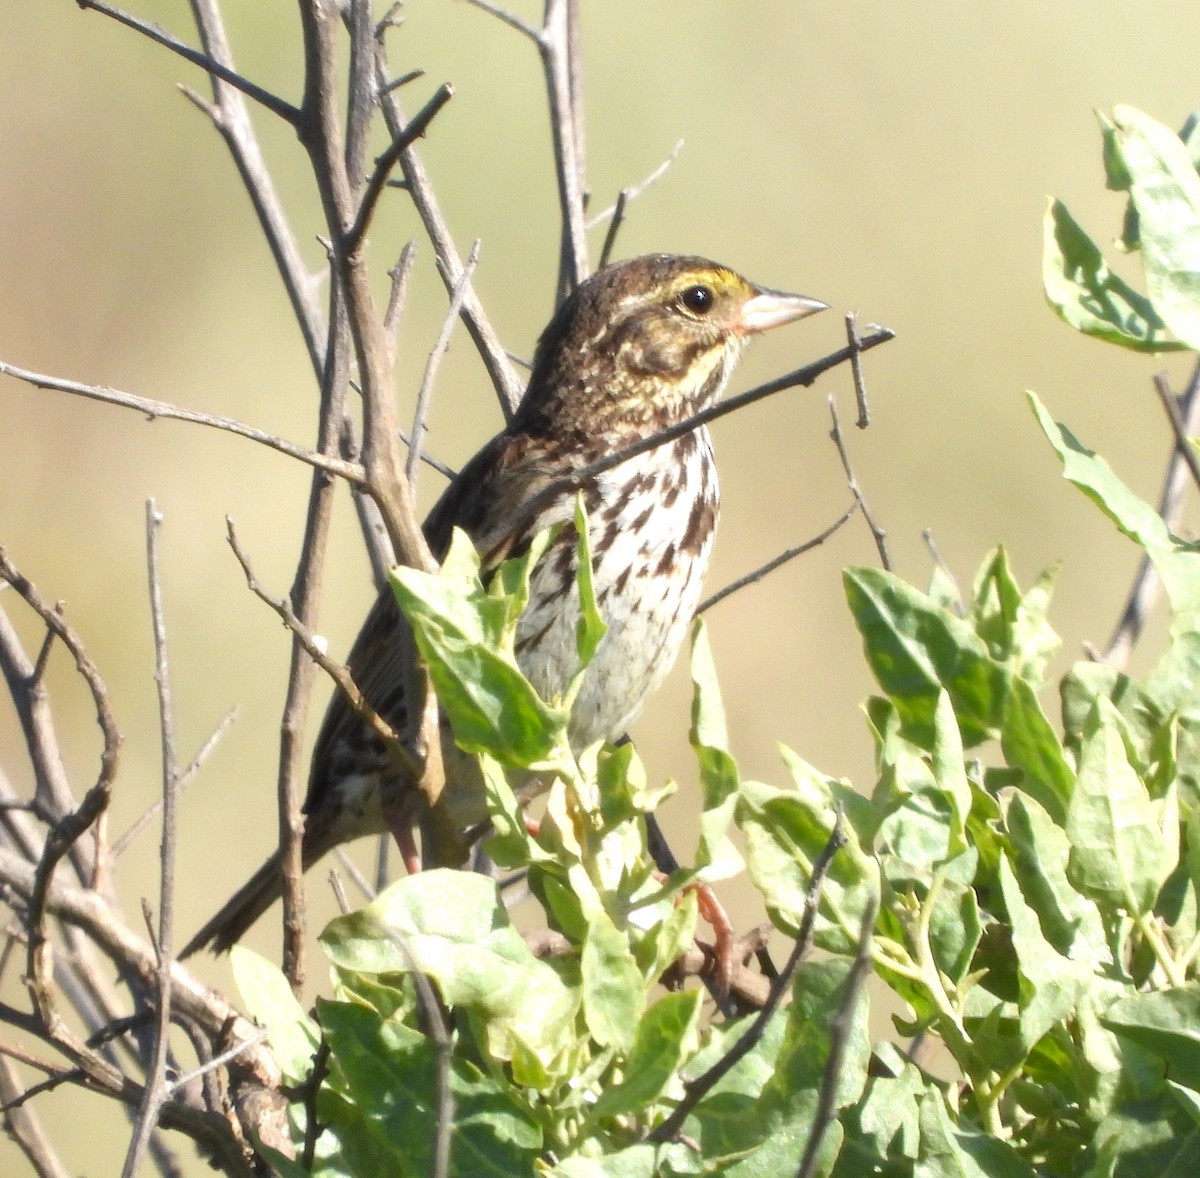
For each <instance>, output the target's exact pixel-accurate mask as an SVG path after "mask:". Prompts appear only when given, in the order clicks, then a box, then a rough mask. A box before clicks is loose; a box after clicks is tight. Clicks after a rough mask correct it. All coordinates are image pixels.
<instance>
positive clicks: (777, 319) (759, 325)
mask: <svg viewBox="0 0 1200 1178" xmlns="http://www.w3.org/2000/svg"><path fill="white" fill-rule="evenodd" d="M828 309H829V304H828V303H822V302H821V301H820V300H819V299H810V298H807V297H805V296H804V295H795V294H785V293H784V292H783V291H781V290H764V289H763V288H761V287H760V288H758V293H757V294H755V295H753V296H751V297H750V298H749V299H747V300H746V302H744V303H743V304H742V310H741V313H740V314H739V315H738V320H737V330H738V332H739V333H740V334H742V335H754V334H756V333H757V332H760V331H767V330H768V329H769V328H772V327H782V326H783V324H785V323H793V322H795V321H796V320H797V319H803V318H805V316H807V315H815V314H816V313H817V312H818V311H827V310H828Z"/></svg>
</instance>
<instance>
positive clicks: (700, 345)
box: [183, 254, 825, 956]
mask: <svg viewBox="0 0 1200 1178" xmlns="http://www.w3.org/2000/svg"><path fill="white" fill-rule="evenodd" d="M824 307H825V304H824V303H820V302H817V301H816V300H815V299H809V298H805V297H803V296H801V295H792V294H783V293H781V292H779V291H773V290H767V289H765V288H763V287H760V286H755V285H753V284H752V283H749V282H747V281H746V280H745V279H743V278H741V277H739V276H738V275H737V274H735V273H734V272H733V271H732V270H728V269H726V268H725V267H724V266H718V265H717V264H715V263H714V262H709V261H706V260H705V259H703V258H693V257H674V256H669V255H665V254H654V255H650V256H648V257H642V258H635V259H633V260H632V261H628V262H622V263H620V264H618V265H614V266H609V267H607V268H606V269H603V270H600V271H599V272H598V273H596V274H594V275H593V276H592V277H591V278H589V279H588V280H587V281H586V282H584V283H583V284H582V285H581V286H580V287H579V288H578V289H577V290H576V291H575V292H574V293H573V294H572V295H571V296H570V297H569V298H568V299H567V300H566V301H565V302H564V303H563V305H562V306H561V307H560V308H559V310H558V312H557V314H556V315H555V316H554V318H553V319H552V320H551V322H550V325H549V326H548V327H547V328H546V330H545V331H544V332H543V334H542V337H541V339H540V341H539V343H538V347H537V353H536V355H535V357H534V363H533V373H532V376H531V377H530V380H529V386H528V388H527V389H526V392H525V396H524V398H523V399H522V401H521V404H520V406H519V407H518V409H517V411H516V414H515V416H514V417H513V420H512V422H511V424H510V425H509V426H508V428H507V429H505V430H504V431H503V432H502V433H500V434H498V435H497V436H496V437H494V438H493V439H492V440H491V441H490V442H488V444H487V445H486V446H484V447H483V449H482V450H480V451H479V453H478V454H476V455H475V457H474V458H472V459H471V461H470V462H468V463H467V465H466V466H465V467H464V468H463V469H462V471H461V472H460V473H459V475H458V477H457V478H455V479H454V481H453V482H452V483H451V484H450V485H449V487H447V489H446V491H445V492H444V494H443V495H442V497H441V499H440V500H439V501H438V502H437V504H436V505H435V506H434V508H433V511H432V512H431V513H430V515H429V518H428V520H427V521H426V523H425V534H426V536H427V537H428V540H429V545H430V547H431V548H432V550H433V552H434V554H435V555H436V556H439V557H440V556H441V555H442V554H444V552H445V550H446V547H447V545H448V544H449V541H450V533H451V529H452V528H454V527H456V526H457V527H459V528H462V529H463V530H464V531H466V533H467V534H468V535H469V536H470V537H471V539H472V540H473V541H474V542H475V544H476V546H477V547H479V549H480V555H481V557H482V559H483V566H484V569H485V571H486V570H487V569H489V568H494V567H495V566H496V565H497V564H498V563H499V562H500V561H502V560H504V559H505V558H506V557H508V556H512V555H515V554H517V553H519V552H520V551H521V550H522V548H523V547H524V546H525V545H527V544H528V542H529V540H530V538H531V537H532V536H533V535H534V534H535V533H537V532H540V531H541V530H542V529H544V528H548V527H550V526H551V525H553V524H558V523H566V524H567V526H566V527H564V528H563V529H562V531H561V532H560V533H559V535H558V537H557V539H556V540H555V542H554V543H553V544H552V545H551V546H550V547H549V549H547V551H546V552H545V554H544V555H543V556H542V558H541V560H540V562H539V563H538V566H537V568H536V569H535V570H534V573H533V577H532V582H531V586H530V599H529V605H528V607H527V608H526V611H525V613H524V615H523V616H522V618H521V620H520V624H519V626H518V628H517V639H516V654H517V660H518V662H519V664H520V666H521V669H522V671H523V672H524V673H525V675H526V676H527V678H528V679H529V680H530V681H531V683H532V684H533V686H534V687H535V688H536V689H537V691H538V692H539V694H541V696H542V697H543V698H545V699H552V698H553V697H555V696H557V695H561V694H562V692H563V691H564V689H565V688H566V687H567V684H568V682H569V681H570V679H571V677H572V675H573V673H574V671H575V665H576V647H575V624H576V619H577V618H578V595H577V591H576V588H575V569H574V561H575V543H574V537H573V534H572V532H573V528H572V527H571V525H570V521H571V520H572V519H573V517H574V504H575V495H576V491H575V489H573V488H567V489H564V490H562V491H561V492H560V493H558V494H556V495H554V496H552V497H551V498H549V500H548V501H547V502H544V503H542V504H541V506H540V507H539V509H538V510H536V511H533V512H525V513H522V512H521V510H520V509H521V507H522V505H523V504H527V503H529V502H530V501H531V500H532V499H533V498H534V497H535V496H537V495H538V494H539V492H541V491H543V490H544V489H545V488H547V487H548V486H550V484H552V483H554V482H555V481H556V480H559V479H561V478H562V477H563V476H564V475H567V474H569V473H570V472H571V471H574V470H577V469H579V468H580V467H582V466H585V465H587V464H589V463H592V462H594V461H596V460H597V459H600V458H603V457H604V456H605V455H608V454H612V453H615V452H617V451H619V450H621V449H623V448H625V447H627V446H629V445H631V444H632V443H634V442H636V441H638V440H639V439H642V438H646V437H649V436H650V435H652V434H654V433H656V432H658V431H660V430H662V429H665V428H666V427H668V426H671V425H673V424H675V423H677V422H681V421H683V420H685V419H686V418H688V417H690V416H692V415H693V414H695V413H697V412H699V411H700V410H702V409H704V408H706V407H707V406H709V405H711V404H713V403H714V402H715V401H716V400H717V398H718V397H719V396H720V395H721V392H722V391H723V390H724V388H725V385H726V383H727V382H728V380H729V376H730V373H731V372H732V371H733V367H734V364H735V363H736V361H737V358H738V355H739V354H740V352H741V350H742V347H743V345H744V344H745V342H746V340H747V339H748V337H750V336H752V335H755V334H756V333H758V332H760V331H765V330H766V329H768V328H771V327H776V326H779V325H781V324H784V323H790V322H792V321H793V320H796V319H801V318H803V317H804V316H806V315H812V314H814V313H815V312H817V311H821V310H823V309H824ZM581 490H582V492H583V497H584V505H585V507H586V510H587V516H588V521H589V529H590V531H591V536H590V539H591V549H592V558H593V562H594V566H595V572H594V582H595V591H596V597H597V601H598V603H599V607H600V611H601V614H602V615H603V617H604V620H605V621H606V622H607V624H608V630H607V633H606V634H605V636H604V638H603V639H602V641H601V643H600V646H599V649H598V650H597V651H596V654H595V657H594V659H593V661H592V663H591V665H590V666H589V667H588V669H587V672H586V674H585V677H584V681H583V686H582V688H581V690H580V692H579V694H578V697H577V699H576V703H575V707H574V711H573V713H572V717H571V723H570V729H569V733H570V739H571V743H572V745H573V746H574V747H576V748H580V749H581V748H584V747H585V746H587V745H589V744H591V743H593V742H594V741H597V740H601V739H603V740H616V739H619V738H620V737H621V736H622V735H624V733H625V731H626V729H627V728H628V726H629V725H630V724H631V723H632V722H633V720H634V719H635V717H636V716H637V714H638V713H639V712H640V711H641V708H642V705H643V703H644V702H645V700H646V697H647V696H648V695H649V694H650V693H651V692H652V691H653V690H654V689H655V687H657V686H658V684H659V683H660V682H661V680H662V678H663V676H665V675H666V673H667V671H668V670H669V669H670V667H671V664H672V663H673V662H674V660H675V656H676V654H677V653H678V652H679V647H680V645H681V644H682V642H683V639H684V636H685V634H686V632H687V628H688V623H689V622H690V621H691V618H692V615H693V613H694V612H695V609H696V605H697V603H698V602H699V599H700V589H701V582H702V581H703V578H704V572H705V568H706V567H707V565H708V557H709V552H710V551H711V549H712V543H713V534H714V531H715V528H716V523H717V509H718V504H719V490H718V486H717V470H716V465H715V462H714V459H713V451H712V443H711V441H710V439H709V435H708V430H707V429H705V428H703V427H702V428H699V429H695V430H693V431H691V432H690V433H685V434H684V435H682V436H681V437H679V438H676V439H675V440H674V441H671V442H668V443H665V444H663V445H660V446H658V447H656V448H654V449H650V450H647V451H645V452H644V453H641V454H639V455H637V456H636V457H634V458H630V459H628V460H627V461H625V462H623V463H621V464H620V465H619V466H616V467H614V468H613V469H611V470H608V471H606V472H604V473H603V474H599V475H596V476H595V477H593V478H591V479H589V480H588V481H586V482H585V483H584V484H583V486H582V488H581ZM404 624H405V623H404V622H403V620H402V618H401V615H400V612H399V610H398V608H397V606H396V601H395V598H394V597H393V595H392V592H391V590H390V589H385V590H384V592H383V593H382V594H381V595H380V596H379V598H378V600H377V601H376V603H375V605H374V607H373V608H372V610H371V612H370V614H369V615H368V616H367V620H366V622H365V623H364V624H363V627H362V630H361V631H360V632H359V635H358V638H357V640H356V641H355V643H354V647H353V649H352V650H351V652H350V657H349V660H348V666H349V669H350V673H351V675H352V676H353V678H354V680H355V682H356V683H357V684H358V686H359V687H360V688H361V690H362V692H363V694H364V695H365V696H366V699H367V701H368V702H369V703H370V704H371V706H372V707H373V708H374V709H375V710H376V711H377V712H379V713H380V714H381V715H383V716H384V717H385V718H386V719H387V720H388V721H389V722H390V723H391V724H392V726H393V727H394V728H396V729H397V730H398V731H403V728H404V720H405V701H404V687H403V672H402V665H401V656H400V653H399V643H398V642H397V640H396V636H397V633H398V631H399V628H400V627H401V626H403V625H404ZM444 744H445V745H446V746H447V748H446V769H447V788H446V792H445V794H444V795H443V802H442V803H441V804H443V805H450V806H452V807H453V810H452V811H451V813H452V814H453V817H454V820H455V821H456V822H459V821H461V822H462V824H463V825H464V826H466V825H469V824H471V823H475V822H478V821H480V820H482V819H483V818H484V817H485V816H486V815H485V813H484V807H483V798H482V790H481V787H480V783H479V778H478V774H477V770H476V771H474V772H473V771H472V770H473V768H474V767H473V766H472V765H470V763H469V762H468V761H467V759H466V758H464V757H463V756H462V755H461V754H457V753H456V751H455V750H454V749H453V748H452V741H450V739H449V736H448V734H447V738H446V740H445V741H444ZM394 771H395V770H394V769H392V763H391V761H390V759H389V757H388V755H387V753H386V750H385V749H384V747H383V745H382V744H381V742H380V741H379V740H378V739H377V738H376V737H375V736H374V735H373V734H372V733H371V731H370V730H369V729H368V728H367V727H366V725H364V724H363V722H362V721H361V720H360V719H359V717H358V716H357V714H356V713H355V712H354V710H353V709H352V708H351V707H350V705H349V704H348V703H347V701H346V699H345V697H344V696H343V695H342V694H341V693H340V692H339V693H337V694H335V696H334V698H333V700H332V701H331V703H330V705H329V710H328V712H327V713H326V715H325V720H324V723H323V724H322V726H321V731H320V734H319V735H318V737H317V743H316V748H315V751H314V753H313V762H312V772H311V776H310V778H309V787H308V798H307V801H306V802H305V807H304V809H305V829H304V844H303V848H304V865H305V867H306V868H307V867H308V866H310V865H311V864H312V863H315V862H316V861H317V859H319V858H320V857H321V856H322V855H324V854H325V853H326V852H327V851H329V850H331V849H332V848H333V847H335V846H337V845H338V844H340V843H344V842H347V841H349V840H350V839H353V838H357V837H358V836H360V835H365V834H372V833H381V832H383V831H384V830H385V829H386V824H385V822H384V817H383V813H382V806H381V802H380V797H381V785H382V783H383V782H384V781H385V780H386V777H387V775H388V774H389V773H391V772H394ZM412 792H414V793H415V791H412ZM281 890H282V885H281V879H280V873H279V863H278V856H276V857H275V858H273V859H272V860H270V861H268V862H267V863H266V864H265V865H264V866H263V867H262V868H261V869H260V870H259V872H258V873H257V874H256V875H255V876H254V877H253V878H252V879H251V880H250V881H249V883H247V884H246V885H245V886H244V887H243V888H242V890H241V891H239V892H238V893H237V895H235V896H234V897H233V899H232V900H230V901H229V903H228V904H226V906H225V907H224V908H223V909H222V910H221V911H220V912H219V913H217V915H216V916H215V917H214V918H213V919H212V920H211V921H209V923H208V924H207V925H205V927H204V928H203V929H201V930H200V932H199V933H198V934H197V935H196V936H195V937H194V938H193V939H192V941H191V942H190V943H189V945H188V946H187V947H186V949H185V950H184V954H183V955H185V956H186V955H187V954H188V953H192V952H195V951H196V950H197V949H199V948H201V947H202V946H204V945H207V944H210V943H211V944H212V946H213V948H214V949H215V950H217V951H221V950H224V949H227V948H228V947H229V946H230V945H231V944H233V942H234V941H236V940H237V939H238V938H239V937H240V936H241V935H242V934H243V933H244V932H245V930H246V929H247V928H249V926H250V925H251V924H252V923H253V922H254V921H255V920H256V919H257V918H258V917H259V916H260V915H261V914H262V912H263V911H265V909H266V908H267V907H268V906H269V905H270V904H271V903H272V902H273V901H274V900H275V899H276V898H277V897H278V896H279V895H280V892H281Z"/></svg>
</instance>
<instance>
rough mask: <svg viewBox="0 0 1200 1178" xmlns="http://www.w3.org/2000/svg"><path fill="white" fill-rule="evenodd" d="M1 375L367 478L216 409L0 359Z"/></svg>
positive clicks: (359, 470)
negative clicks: (212, 431) (175, 402)
mask: <svg viewBox="0 0 1200 1178" xmlns="http://www.w3.org/2000/svg"><path fill="white" fill-rule="evenodd" d="M0 376H11V377H13V378H14V379H15V380H20V381H24V382H25V383H26V384H30V385H33V386H34V387H35V388H39V389H48V390H52V391H54V392H59V393H73V394H74V395H75V396H79V397H88V398H90V399H91V400H94V401H104V402H106V403H108V404H109V405H120V406H121V407H122V408H123V409H134V410H136V411H137V412H138V413H144V414H145V415H146V417H147V418H148V419H149V420H151V421H154V420H155V419H156V418H160V417H161V418H162V419H163V420H164V421H186V422H190V423H191V424H193V425H206V426H209V427H210V428H212V429H219V430H224V431H225V432H226V433H231V434H237V435H238V437H241V438H249V439H250V441H252V442H258V443H260V444H261V445H264V446H269V447H270V448H271V449H272V450H278V451H279V452H280V453H281V454H286V455H287V456H288V457H289V458H297V459H299V460H300V461H301V462H305V463H307V464H308V465H309V466H312V467H315V468H316V469H317V470H320V471H324V472H326V473H327V474H335V475H338V476H339V477H340V478H343V479H345V480H346V481H347V482H350V483H354V484H356V485H357V484H360V483H363V482H364V481H365V480H366V472H365V471H364V470H363V468H362V467H361V466H357V465H356V464H354V463H351V462H344V461H342V459H340V458H337V457H335V456H334V455H332V454H322V453H319V452H318V451H315V450H309V449H306V448H305V447H304V446H298V445H296V444H295V443H294V442H289V441H288V440H287V439H286V438H281V437H278V436H276V435H275V434H270V433H267V431H266V430H261V429H256V428H255V427H254V426H250V425H246V424H244V423H243V422H240V421H237V420H236V419H235V418H232V417H224V416H222V415H220V414H216V413H197V412H196V411H195V410H192V409H181V408H180V407H179V406H178V405H172V404H171V403H170V402H168V401H155V400H152V399H151V398H150V397H139V396H138V395H137V394H136V393H126V392H122V391H121V390H120V389H113V388H108V387H106V386H104V385H91V384H82V383H81V382H79V381H75V380H64V379H62V378H61V377H57V376H47V375H45V374H44V373H40V372H30V371H28V370H26V369H24V368H18V367H17V366H16V365H15V364H8V363H6V362H5V361H3V360H0Z"/></svg>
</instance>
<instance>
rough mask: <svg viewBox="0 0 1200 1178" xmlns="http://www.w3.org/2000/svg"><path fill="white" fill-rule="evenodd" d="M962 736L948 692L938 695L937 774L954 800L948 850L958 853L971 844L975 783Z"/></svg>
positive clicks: (939, 783) (935, 727)
mask: <svg viewBox="0 0 1200 1178" xmlns="http://www.w3.org/2000/svg"><path fill="white" fill-rule="evenodd" d="M963 762H964V756H963V746H962V736H961V735H960V733H959V731H958V722H957V721H956V720H955V718H954V707H953V705H952V704H951V703H950V696H949V695H948V694H947V693H946V692H944V691H943V692H941V693H940V694H939V695H938V701H937V706H936V707H935V709H934V713H933V776H934V779H935V781H936V782H937V787H938V789H940V790H941V791H942V793H943V794H944V795H945V796H946V798H947V799H948V800H949V802H950V829H949V844H948V853H949V854H950V855H957V854H958V853H959V852H961V851H964V850H966V847H967V835H966V832H967V818H968V817H969V816H970V813H971V785H970V783H969V782H968V781H967V770H966V766H965V764H964V763H963Z"/></svg>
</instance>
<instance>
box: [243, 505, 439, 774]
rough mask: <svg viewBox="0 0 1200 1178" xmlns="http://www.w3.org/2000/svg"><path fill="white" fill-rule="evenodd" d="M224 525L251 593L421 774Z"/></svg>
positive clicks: (408, 767)
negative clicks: (265, 586)
mask: <svg viewBox="0 0 1200 1178" xmlns="http://www.w3.org/2000/svg"><path fill="white" fill-rule="evenodd" d="M225 524H226V528H227V534H228V539H229V546H230V548H232V549H233V554H234V556H236V557H237V561H238V564H240V565H241V566H242V573H243V574H244V575H245V578H246V585H247V587H248V588H249V590H250V592H251V593H253V594H254V596H255V597H257V598H258V599H259V600H260V601H262V602H263V603H265V604H266V605H268V606H270V607H271V609H272V610H274V611H275V613H276V614H278V615H279V618H280V620H281V621H282V622H283V624H284V625H285V626H286V627H287V628H288V629H289V630H290V631H291V632H292V634H293V635H295V637H296V639H297V640H298V641H299V643H300V645H301V646H302V647H303V648H304V650H305V652H306V653H307V654H308V657H309V658H310V659H312V661H313V662H314V663H315V664H316V665H317V666H319V667H320V668H321V670H323V671H324V672H325V673H326V674H327V675H328V676H329V677H330V678H331V679H332V680H333V681H334V683H336V684H337V686H338V688H339V689H340V690H341V691H342V692H343V693H344V694H345V696H346V699H347V700H348V701H349V703H350V706H351V707H352V708H353V709H354V711H355V713H356V714H357V715H358V717H359V718H360V719H361V720H362V721H363V723H364V724H366V725H367V726H368V727H369V728H370V729H371V731H372V732H374V734H375V735H376V736H378V737H379V739H380V740H381V741H382V742H383V743H384V745H385V746H386V747H387V749H388V751H389V753H390V754H391V755H392V756H393V757H395V759H396V761H397V763H398V764H399V765H400V766H401V767H402V768H403V770H404V772H405V773H407V774H409V775H410V776H411V775H415V774H419V773H420V771H421V765H420V762H419V761H417V759H416V758H415V757H414V756H413V755H412V753H411V752H410V751H409V749H408V747H407V746H406V745H405V744H404V742H403V741H402V740H401V739H400V737H399V736H398V735H397V733H396V730H395V729H394V728H392V726H391V725H390V724H388V722H387V721H386V720H384V718H383V717H382V716H380V715H379V713H378V712H376V711H375V709H374V708H372V707H371V705H370V704H369V703H367V700H366V697H365V696H364V695H363V693H362V692H361V691H360V690H359V688H358V685H357V684H356V683H355V682H354V680H353V679H352V678H351V677H350V672H349V671H347V670H346V668H345V667H344V666H343V665H342V664H341V663H339V662H336V661H335V660H334V659H331V658H330V657H329V655H328V654H326V653H325V650H324V643H323V642H322V641H321V640H319V639H318V638H317V636H316V635H315V634H314V633H313V632H312V631H311V630H310V629H309V628H308V627H307V626H306V625H305V624H304V623H303V622H302V621H301V620H300V619H299V618H298V617H297V616H296V614H295V612H294V611H293V609H292V607H291V605H290V603H289V602H288V601H287V599H286V598H279V597H272V596H271V595H270V594H269V593H267V592H266V590H265V589H263V587H262V586H261V585H260V584H259V582H258V577H257V576H256V575H255V572H254V568H253V566H252V565H251V564H250V558H249V557H248V556H247V555H246V553H245V552H244V551H243V550H242V547H241V545H240V544H239V543H238V538H237V533H236V532H235V531H234V528H233V520H231V519H229V518H228V517H226V520H225Z"/></svg>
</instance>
